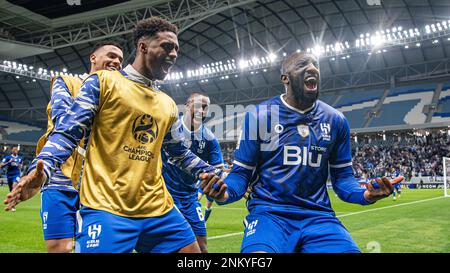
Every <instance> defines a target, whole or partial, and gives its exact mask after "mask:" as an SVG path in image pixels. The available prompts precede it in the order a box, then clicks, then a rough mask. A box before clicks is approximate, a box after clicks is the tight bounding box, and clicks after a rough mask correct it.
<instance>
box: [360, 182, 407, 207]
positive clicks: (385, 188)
mask: <svg viewBox="0 0 450 273" xmlns="http://www.w3.org/2000/svg"><path fill="white" fill-rule="evenodd" d="M403 179H404V177H403V176H398V177H396V178H394V179H392V180H389V179H388V178H386V177H381V178H377V179H375V180H373V181H371V182H370V183H368V184H367V190H366V191H365V192H364V198H365V199H366V200H367V201H368V202H370V203H374V202H376V201H378V200H380V199H383V198H386V197H388V196H389V195H391V194H392V192H393V191H394V186H393V185H394V184H396V183H400V182H401V181H403Z"/></svg>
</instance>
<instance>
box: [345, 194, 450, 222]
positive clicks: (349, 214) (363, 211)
mask: <svg viewBox="0 0 450 273" xmlns="http://www.w3.org/2000/svg"><path fill="white" fill-rule="evenodd" d="M444 197H445V196H439V197H434V198H429V199H424V200H419V201H413V202H408V203H402V204H397V205H392V206H386V207H381V208H375V209H368V210H362V211H356V212H350V213H347V214H343V215H338V216H336V217H337V218H342V217H347V216H351V215H355V214H361V213H365V212H371V211H377V210H383V209H390V208H395V207H400V206H406V205H412V204H417V203H423V202H427V201H432V200H436V199H441V198H444Z"/></svg>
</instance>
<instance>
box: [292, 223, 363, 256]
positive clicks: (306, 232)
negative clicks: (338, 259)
mask: <svg viewBox="0 0 450 273" xmlns="http://www.w3.org/2000/svg"><path fill="white" fill-rule="evenodd" d="M297 250H298V251H300V252H304V253H307V252H312V253H359V252H361V251H360V250H359V248H358V246H357V245H356V243H355V241H354V240H353V238H352V237H351V235H350V233H349V232H348V231H347V229H346V228H345V227H344V225H343V224H342V223H341V222H340V221H339V220H338V219H337V218H336V217H334V216H324V217H316V218H314V219H311V220H305V224H304V225H303V227H302V232H301V239H300V244H299V245H298V246H297Z"/></svg>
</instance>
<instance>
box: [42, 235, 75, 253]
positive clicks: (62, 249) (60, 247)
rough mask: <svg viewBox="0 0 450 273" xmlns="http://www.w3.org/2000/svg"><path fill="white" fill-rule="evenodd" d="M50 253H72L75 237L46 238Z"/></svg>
mask: <svg viewBox="0 0 450 273" xmlns="http://www.w3.org/2000/svg"><path fill="white" fill-rule="evenodd" d="M45 244H46V245H47V252H48V253H72V251H73V247H74V240H73V238H63V239H52V240H46V241H45Z"/></svg>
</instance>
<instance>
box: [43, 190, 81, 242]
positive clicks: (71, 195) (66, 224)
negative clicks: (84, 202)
mask: <svg viewBox="0 0 450 273" xmlns="http://www.w3.org/2000/svg"><path fill="white" fill-rule="evenodd" d="M78 208H79V198H78V193H77V192H73V191H60V190H56V189H47V190H44V191H43V192H42V194H41V211H40V214H41V221H42V230H43V232H44V239H45V240H53V239H64V238H74V237H75V232H76V212H77V210H78Z"/></svg>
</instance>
